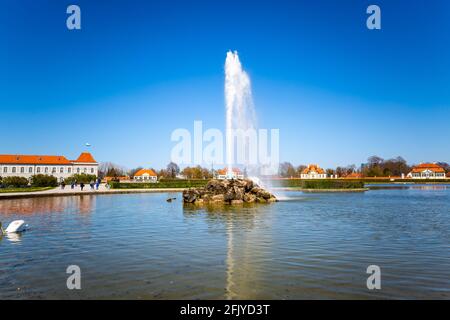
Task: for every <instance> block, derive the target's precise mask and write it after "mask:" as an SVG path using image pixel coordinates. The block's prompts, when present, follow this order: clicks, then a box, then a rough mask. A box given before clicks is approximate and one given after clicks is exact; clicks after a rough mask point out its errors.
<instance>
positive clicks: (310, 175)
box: [300, 164, 327, 179]
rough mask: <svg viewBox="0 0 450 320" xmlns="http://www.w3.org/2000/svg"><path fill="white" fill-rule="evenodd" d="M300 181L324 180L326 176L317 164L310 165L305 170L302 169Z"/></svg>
mask: <svg viewBox="0 0 450 320" xmlns="http://www.w3.org/2000/svg"><path fill="white" fill-rule="evenodd" d="M300 178H302V179H326V178H327V174H326V173H325V171H324V170H323V169H322V168H321V167H319V165H317V164H310V165H309V166H308V167H307V168H305V169H303V171H302V173H301V174H300Z"/></svg>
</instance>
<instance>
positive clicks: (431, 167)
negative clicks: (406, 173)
mask: <svg viewBox="0 0 450 320" xmlns="http://www.w3.org/2000/svg"><path fill="white" fill-rule="evenodd" d="M425 170H430V171H432V172H444V173H445V170H444V168H442V167H441V166H440V165H437V164H435V163H421V164H419V165H418V166H415V167H414V168H413V169H412V172H423V171H425Z"/></svg>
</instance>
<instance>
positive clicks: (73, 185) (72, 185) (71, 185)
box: [70, 181, 75, 190]
mask: <svg viewBox="0 0 450 320" xmlns="http://www.w3.org/2000/svg"><path fill="white" fill-rule="evenodd" d="M74 188H75V182H73V181H72V183H71V184H70V189H72V190H73V189H74Z"/></svg>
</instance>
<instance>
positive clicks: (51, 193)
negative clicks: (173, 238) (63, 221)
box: [0, 188, 370, 201]
mask: <svg viewBox="0 0 450 320" xmlns="http://www.w3.org/2000/svg"><path fill="white" fill-rule="evenodd" d="M185 189H187V188H151V189H150V188H146V189H110V190H85V191H81V190H77V191H72V190H61V189H51V190H45V191H32V192H14V193H0V201H1V200H9V199H26V198H43V197H65V196H69V197H70V196H84V195H89V196H92V195H112V194H133V193H136V194H138V193H166V192H177V193H178V192H183V190H185ZM274 190H282V191H300V192H306V193H320V192H323V193H332V192H365V191H369V190H370V189H369V188H360V189H301V188H274Z"/></svg>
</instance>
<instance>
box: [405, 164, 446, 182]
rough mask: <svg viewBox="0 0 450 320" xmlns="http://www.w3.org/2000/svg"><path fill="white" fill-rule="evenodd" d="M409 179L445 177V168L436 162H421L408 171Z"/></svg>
mask: <svg viewBox="0 0 450 320" xmlns="http://www.w3.org/2000/svg"><path fill="white" fill-rule="evenodd" d="M408 178H411V179H445V178H446V175H445V170H444V168H442V167H441V166H440V165H438V164H436V163H421V164H419V165H417V166H415V167H413V169H412V170H411V172H410V173H408Z"/></svg>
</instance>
